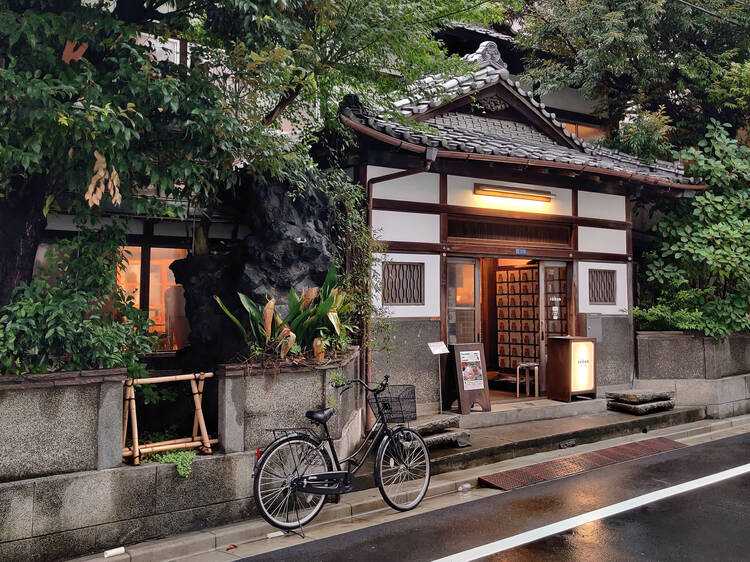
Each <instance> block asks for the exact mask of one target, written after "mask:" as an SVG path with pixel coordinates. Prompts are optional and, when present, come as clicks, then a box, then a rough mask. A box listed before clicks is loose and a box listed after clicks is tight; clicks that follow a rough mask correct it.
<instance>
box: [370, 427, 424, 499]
mask: <svg viewBox="0 0 750 562" xmlns="http://www.w3.org/2000/svg"><path fill="white" fill-rule="evenodd" d="M375 482H376V484H377V485H378V488H379V489H380V495H382V496H383V499H384V500H385V501H386V503H387V504H388V505H390V506H391V507H392V508H393V509H397V510H399V511H409V510H410V509H414V508H415V507H417V506H418V505H419V502H421V501H422V498H424V496H425V494H426V493H427V488H428V487H429V485H430V455H429V453H428V452H427V445H426V444H425V442H424V439H422V437H421V435H419V433H417V432H416V431H414V430H413V429H408V428H406V427H402V428H398V429H396V430H395V431H394V432H393V433H392V434H391V435H390V436H388V435H386V436H385V437H384V438H383V440H382V441H381V442H380V447H378V454H377V456H376V457H375Z"/></svg>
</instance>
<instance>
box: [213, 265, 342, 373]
mask: <svg viewBox="0 0 750 562" xmlns="http://www.w3.org/2000/svg"><path fill="white" fill-rule="evenodd" d="M338 282H339V281H338V275H337V273H336V268H335V267H334V266H331V268H330V269H329V270H328V273H327V275H326V278H325V280H324V281H323V284H322V285H321V286H320V287H310V288H307V289H305V290H304V291H302V294H301V295H297V293H296V291H295V290H294V289H290V291H289V310H288V312H287V314H286V316H285V317H284V318H282V317H281V316H280V315H279V314H278V312H277V309H276V299H269V300H268V301H267V302H266V304H265V305H264V306H263V307H262V308H261V307H260V305H258V304H257V303H255V302H254V301H253V300H252V299H251V298H250V297H248V296H247V295H245V294H243V293H237V295H238V296H239V299H240V303H241V304H242V307H243V308H244V309H245V311H246V312H247V318H246V319H245V320H244V321H242V320H240V319H239V318H237V317H236V316H235V315H234V314H232V312H230V310H229V309H228V308H227V306H226V305H225V304H224V303H223V302H222V300H221V299H220V298H219V297H218V296H216V295H214V299H215V300H216V302H217V303H218V305H219V307H221V309H222V311H224V313H225V314H226V315H227V316H228V317H229V319H230V320H231V321H232V322H233V323H234V324H235V325H236V326H237V328H238V330H239V331H240V334H241V335H242V338H243V340H244V341H245V343H246V344H247V345H248V347H249V348H250V349H252V350H254V351H255V352H256V353H257V354H270V355H278V356H279V357H281V358H282V359H285V358H286V357H287V356H288V355H290V354H291V355H295V354H306V353H313V354H314V356H315V358H316V360H318V361H322V360H323V358H324V355H325V349H326V348H337V349H341V350H344V349H345V348H346V347H347V346H348V342H349V341H350V333H352V332H354V331H355V328H354V327H353V326H352V325H350V324H349V319H350V315H351V312H352V310H353V307H354V306H353V305H354V303H353V300H352V299H351V298H350V297H349V295H347V293H346V291H345V290H344V288H343V287H340V286H339V285H338Z"/></svg>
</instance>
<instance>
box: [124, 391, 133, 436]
mask: <svg viewBox="0 0 750 562" xmlns="http://www.w3.org/2000/svg"><path fill="white" fill-rule="evenodd" d="M131 388H133V379H128V380H126V381H125V396H124V398H123V401H122V447H123V449H124V448H125V439H127V436H128V412H129V411H130V400H129V397H130V389H131Z"/></svg>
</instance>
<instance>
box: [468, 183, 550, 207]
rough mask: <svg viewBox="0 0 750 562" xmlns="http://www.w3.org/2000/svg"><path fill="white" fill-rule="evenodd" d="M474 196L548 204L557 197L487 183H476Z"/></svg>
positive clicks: (543, 192)
mask: <svg viewBox="0 0 750 562" xmlns="http://www.w3.org/2000/svg"><path fill="white" fill-rule="evenodd" d="M474 194H475V195H490V196H492V197H507V198H508V199H525V200H526V201H544V202H546V203H549V202H550V201H552V198H553V197H554V196H555V194H554V193H552V192H550V191H540V190H537V189H523V188H520V187H507V186H504V185H489V184H486V183H475V184H474Z"/></svg>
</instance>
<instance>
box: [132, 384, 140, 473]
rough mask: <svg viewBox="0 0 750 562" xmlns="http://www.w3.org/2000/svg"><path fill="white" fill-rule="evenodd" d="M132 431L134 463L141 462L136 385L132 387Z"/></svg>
mask: <svg viewBox="0 0 750 562" xmlns="http://www.w3.org/2000/svg"><path fill="white" fill-rule="evenodd" d="M130 433H131V436H132V439H133V464H136V465H138V464H141V454H140V451H139V448H138V419H137V418H136V413H135V387H133V386H131V387H130Z"/></svg>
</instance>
